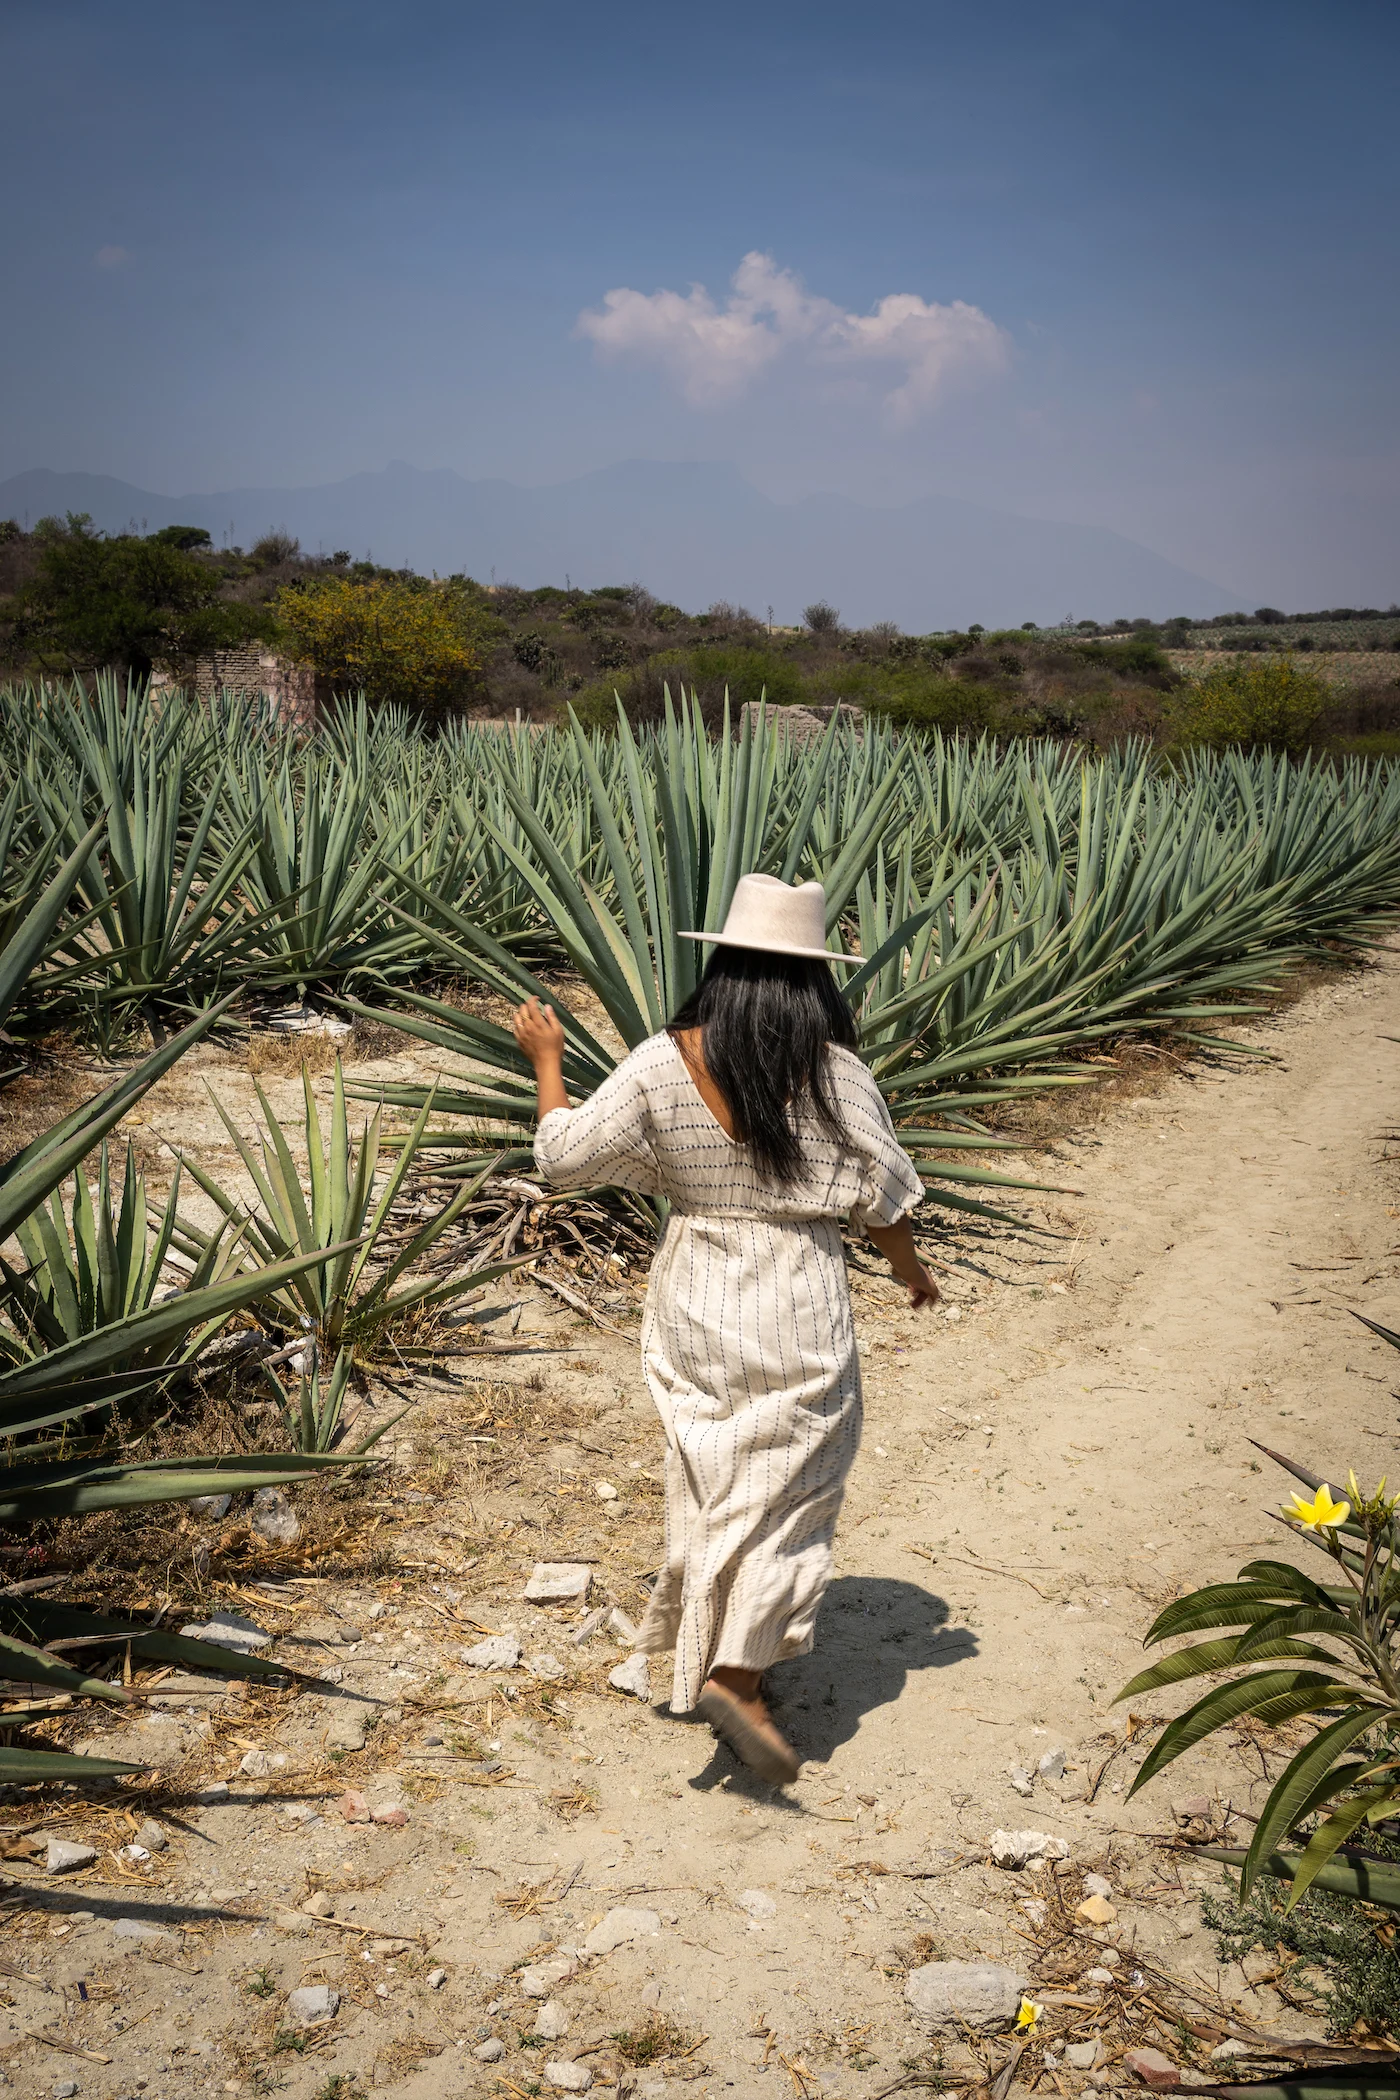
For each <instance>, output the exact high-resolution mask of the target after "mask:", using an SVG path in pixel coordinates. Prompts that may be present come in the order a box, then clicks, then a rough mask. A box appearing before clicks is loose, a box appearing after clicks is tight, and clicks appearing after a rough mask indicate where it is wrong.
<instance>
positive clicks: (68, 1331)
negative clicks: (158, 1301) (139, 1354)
mask: <svg viewBox="0 0 1400 2100" xmlns="http://www.w3.org/2000/svg"><path fill="white" fill-rule="evenodd" d="M179 1200H180V1175H179V1170H178V1168H177V1170H176V1174H175V1178H174V1181H173V1182H172V1185H171V1189H170V1193H169V1196H168V1197H167V1199H166V1203H165V1207H164V1210H163V1211H162V1212H161V1213H160V1215H159V1218H158V1219H153V1218H152V1216H151V1211H150V1204H149V1201H148V1198H147V1193H146V1182H145V1177H144V1176H143V1175H142V1174H140V1173H139V1172H138V1171H137V1166H136V1154H135V1150H134V1148H133V1146H132V1145H131V1144H130V1143H128V1145H127V1148H126V1170H125V1173H124V1175H123V1178H122V1184H121V1192H120V1195H119V1197H117V1198H116V1199H115V1200H114V1197H113V1192H112V1177H111V1162H110V1157H109V1153H108V1144H107V1140H106V1139H105V1138H104V1139H103V1141H102V1147H101V1153H100V1163H99V1166H98V1175H97V1186H96V1188H95V1189H94V1188H92V1187H90V1186H89V1183H88V1180H87V1176H86V1175H85V1174H84V1172H83V1169H82V1167H81V1166H78V1167H76V1168H75V1169H74V1172H73V1195H72V1199H71V1202H70V1203H69V1205H68V1206H67V1207H66V1208H65V1205H64V1202H63V1198H62V1193H61V1191H60V1190H55V1191H54V1193H53V1194H52V1195H51V1196H50V1197H49V1199H48V1202H47V1203H46V1204H41V1205H40V1206H39V1207H38V1208H37V1209H36V1210H34V1211H33V1212H32V1213H31V1214H30V1216H29V1217H27V1218H25V1219H23V1220H22V1221H21V1223H20V1224H19V1225H18V1226H17V1227H16V1235H15V1236H16V1238H17V1239H18V1241H19V1244H20V1247H21V1249H22V1250H23V1252H24V1255H25V1258H26V1260H27V1261H28V1263H29V1267H28V1269H27V1270H18V1269H15V1268H14V1267H12V1266H11V1264H10V1263H9V1262H7V1261H6V1260H5V1258H4V1256H3V1255H0V1275H3V1277H4V1280H5V1284H6V1287H7V1295H8V1304H7V1305H6V1304H4V1303H3V1301H0V1363H4V1362H5V1361H7V1360H8V1361H10V1362H14V1363H18V1362H23V1361H26V1360H28V1359H30V1358H32V1357H34V1356H35V1355H37V1354H38V1353H39V1352H40V1351H42V1350H46V1349H54V1348H58V1347H60V1346H61V1345H62V1344H63V1343H64V1342H71V1341H76V1340H77V1339H78V1338H79V1336H81V1335H88V1334H96V1333H98V1332H100V1331H101V1330H103V1329H105V1328H109V1327H111V1326H112V1325H113V1324H114V1323H116V1322H118V1321H122V1320H128V1319H131V1318H132V1317H133V1316H134V1315H136V1314H138V1313H143V1312H146V1311H148V1310H149V1309H150V1307H151V1306H152V1305H153V1303H154V1302H155V1297H156V1292H157V1290H158V1289H159V1287H160V1285H161V1281H162V1277H163V1275H164V1273H165V1269H166V1264H167V1261H168V1260H169V1259H170V1257H171V1254H172V1249H173V1250H175V1251H176V1253H177V1255H178V1256H183V1257H188V1255H191V1254H192V1255H193V1256H194V1257H195V1258H194V1259H193V1261H191V1260H189V1259H188V1258H184V1259H183V1260H182V1268H183V1273H182V1275H181V1283H182V1285H183V1287H184V1288H185V1289H187V1290H191V1291H197V1290H201V1289H203V1287H204V1286H205V1285H206V1284H209V1283H214V1282H218V1281H221V1280H222V1279H223V1278H224V1277H225V1276H226V1275H227V1274H228V1273H230V1272H231V1271H232V1270H233V1269H235V1268H236V1267H237V1263H238V1252H237V1236H236V1235H232V1234H216V1235H214V1236H213V1237H210V1238H205V1239H204V1240H203V1242H202V1244H199V1245H194V1244H192V1243H191V1241H190V1238H189V1235H188V1234H187V1233H186V1232H184V1231H183V1230H182V1229H181V1227H180V1224H179ZM5 1315H7V1316H8V1317H7V1318H6V1317H5ZM225 1317H226V1315H217V1316H215V1318H214V1319H213V1320H212V1321H211V1322H210V1323H209V1324H207V1325H206V1326H204V1327H202V1328H196V1329H193V1330H191V1331H190V1332H188V1333H187V1334H185V1335H183V1336H180V1337H177V1338H173V1339H170V1340H168V1341H166V1342H165V1343H164V1344H163V1345H162V1347H163V1348H164V1350H165V1352H166V1353H165V1354H163V1355H161V1354H156V1355H151V1354H147V1355H146V1356H145V1357H144V1358H138V1359H137V1361H136V1362H132V1361H131V1360H130V1359H123V1360H118V1361H115V1362H114V1364H113V1368H114V1369H115V1370H127V1369H134V1368H137V1365H138V1363H139V1362H143V1361H144V1362H147V1363H162V1362H169V1361H170V1360H171V1355H172V1354H173V1353H174V1352H175V1351H177V1350H178V1352H179V1354H180V1357H181V1358H182V1360H187V1359H189V1358H190V1357H193V1356H196V1355H197V1354H198V1353H199V1351H200V1349H201V1348H202V1347H203V1346H204V1344H205V1342H206V1341H208V1340H210V1339H211V1337H212V1335H213V1334H214V1333H215V1332H216V1331H217V1329H218V1328H219V1327H220V1326H222V1324H223V1320H224V1318H225Z"/></svg>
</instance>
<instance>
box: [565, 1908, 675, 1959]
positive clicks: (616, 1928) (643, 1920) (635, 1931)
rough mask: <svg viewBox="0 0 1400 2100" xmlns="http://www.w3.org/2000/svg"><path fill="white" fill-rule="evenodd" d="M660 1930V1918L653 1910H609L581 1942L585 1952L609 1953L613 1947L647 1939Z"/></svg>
mask: <svg viewBox="0 0 1400 2100" xmlns="http://www.w3.org/2000/svg"><path fill="white" fill-rule="evenodd" d="M660 1930H661V1919H660V1917H659V1916H658V1914H657V1912H656V1911H654V1910H627V1909H621V1910H610V1911H609V1912H608V1914H607V1916H606V1917H605V1918H604V1919H603V1920H602V1922H601V1923H600V1924H598V1925H595V1926H594V1928H593V1930H592V1931H591V1932H590V1933H589V1935H588V1938H587V1939H586V1940H585V1941H584V1943H583V1951H584V1953H585V1954H590V1955H592V1954H611V1953H612V1951H613V1949H614V1947H625V1946H626V1945H627V1943H628V1941H629V1940H640V1939H649V1938H650V1937H651V1936H652V1935H653V1934H654V1933H658V1932H660Z"/></svg>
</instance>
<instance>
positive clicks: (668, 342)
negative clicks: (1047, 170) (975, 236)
mask: <svg viewBox="0 0 1400 2100" xmlns="http://www.w3.org/2000/svg"><path fill="white" fill-rule="evenodd" d="M577 333H578V334H579V335H582V336H585V337H587V338H588V340H589V341H591V342H592V343H593V344H594V346H595V348H596V349H597V350H598V352H599V353H600V355H602V356H604V357H633V358H637V359H639V360H640V361H641V362H642V363H645V364H652V365H657V366H659V367H660V368H661V370H662V371H664V372H666V373H667V374H668V375H669V376H670V377H671V379H672V380H674V381H675V383H676V384H677V385H678V386H679V387H680V389H681V392H682V393H683V394H684V396H685V398H686V400H687V401H689V402H691V403H692V404H693V405H694V406H695V407H697V408H705V407H713V406H717V405H720V404H722V403H724V402H726V401H731V400H734V399H735V398H736V397H737V396H738V395H740V394H742V393H743V391H744V390H745V388H746V387H747V386H748V385H749V384H750V382H751V381H752V380H754V379H756V378H757V377H758V375H759V374H760V373H761V372H763V371H765V370H766V369H767V368H768V367H769V366H770V365H773V364H775V363H776V362H777V360H778V359H779V358H780V357H782V356H783V355H784V354H785V353H792V354H795V355H801V356H804V357H806V358H808V359H809V360H811V361H812V362H815V363H820V364H828V365H829V364H833V363H834V364H840V365H846V366H848V367H856V368H868V367H873V366H880V365H883V366H885V367H886V368H892V369H893V370H894V371H895V372H896V373H898V372H900V371H901V370H902V374H903V376H902V377H900V378H898V379H897V382H896V384H895V385H894V386H893V387H891V388H890V389H889V390H888V391H887V392H886V393H885V396H884V401H885V406H886V409H887V411H888V412H889V415H890V417H891V419H892V420H893V421H894V422H896V423H906V422H909V421H911V420H912V419H913V418H914V417H915V416H917V415H919V414H921V413H922V412H923V411H924V410H925V409H927V408H929V407H930V406H931V405H932V403H933V402H934V401H935V400H936V399H937V397H938V395H939V394H940V393H941V392H942V391H943V389H944V387H945V386H946V385H947V383H948V382H949V381H951V380H953V379H955V378H961V377H969V376H974V375H976V374H979V373H990V372H998V371H1001V370H1003V369H1004V368H1005V366H1006V363H1007V360H1008V349H1009V339H1008V337H1007V335H1006V332H1005V330H1004V329H1001V328H999V327H998V326H997V324H996V322H995V321H993V320H991V319H990V318H989V317H988V316H987V315H986V314H984V313H983V312H982V309H981V308H980V307H977V306H969V305H968V304H967V303H966V302H965V301H964V300H961V299H955V300H954V301H953V303H952V304H951V305H950V306H939V305H937V304H936V303H935V304H930V303H929V302H927V301H926V300H923V299H921V298H919V297H918V295H917V294H916V293H914V292H892V293H890V294H889V295H888V296H887V297H886V298H884V299H881V300H880V301H879V302H878V304H877V305H876V307H875V309H874V311H873V312H872V313H868V314H850V313H844V312H843V311H842V309H841V308H840V307H839V306H837V305H835V304H834V302H833V301H832V300H830V299H822V298H818V297H815V296H813V295H812V294H811V293H809V292H808V291H806V290H805V289H804V287H803V284H802V281H801V279H800V278H799V277H797V276H795V275H794V274H793V272H792V271H791V270H780V269H779V268H778V267H777V265H776V264H775V263H774V261H773V258H772V256H771V255H763V254H760V253H759V252H758V251H757V250H755V251H753V252H752V253H750V254H748V255H746V256H745V257H744V259H743V261H742V262H741V263H740V265H739V267H738V269H737V270H736V271H735V272H734V276H733V279H732V280H731V288H730V295H729V298H728V299H727V301H726V302H725V304H724V305H723V306H718V305H717V304H716V303H715V301H714V300H713V299H712V298H711V297H710V294H709V293H708V292H707V291H706V289H705V287H704V285H702V284H696V285H692V286H691V288H690V290H689V291H688V292H686V293H684V294H682V293H680V292H668V291H660V292H634V291H632V290H630V289H628V288H627V287H625V286H622V287H619V288H618V289H617V290H616V291H611V292H607V293H605V294H604V297H603V304H602V308H601V310H598V311H591V312H587V313H583V314H580V316H579V319H578V326H577Z"/></svg>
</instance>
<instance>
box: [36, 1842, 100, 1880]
mask: <svg viewBox="0 0 1400 2100" xmlns="http://www.w3.org/2000/svg"><path fill="white" fill-rule="evenodd" d="M96 1857H97V1847H96V1845H77V1844H74V1842H73V1840H72V1839H71V1838H50V1839H49V1844H48V1850H47V1852H46V1853H45V1854H44V1872H45V1873H46V1874H74V1873H76V1872H77V1871H78V1869H79V1868H80V1867H90V1866H91V1865H92V1863H93V1861H94V1860H95V1859H96Z"/></svg>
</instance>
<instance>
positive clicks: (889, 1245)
mask: <svg viewBox="0 0 1400 2100" xmlns="http://www.w3.org/2000/svg"><path fill="white" fill-rule="evenodd" d="M865 1229H866V1231H867V1232H868V1233H869V1235H870V1237H871V1239H872V1240H874V1242H875V1244H876V1246H877V1247H878V1248H879V1250H880V1252H881V1253H882V1254H883V1255H884V1257H885V1260H886V1261H887V1262H888V1263H889V1265H890V1267H891V1268H892V1269H893V1270H894V1273H895V1275H896V1276H897V1277H898V1278H899V1280H900V1282H901V1283H902V1284H904V1285H905V1287H906V1289H907V1290H908V1292H909V1303H910V1305H911V1306H912V1307H913V1308H914V1311H915V1312H922V1311H923V1309H924V1307H925V1306H926V1305H937V1303H938V1300H939V1297H940V1295H941V1294H940V1292H939V1289H938V1285H937V1284H936V1283H935V1282H934V1280H933V1278H932V1277H931V1276H930V1275H929V1272H928V1270H927V1269H926V1268H925V1267H924V1265H923V1263H922V1262H921V1261H920V1260H919V1255H918V1250H917V1248H916V1247H915V1245H914V1228H913V1226H912V1225H911V1224H910V1223H909V1220H908V1219H907V1218H900V1219H899V1221H898V1223H897V1224H894V1225H869V1224H868V1225H867V1226H866V1228H865Z"/></svg>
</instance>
